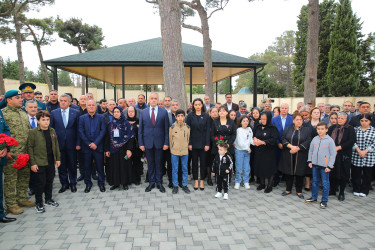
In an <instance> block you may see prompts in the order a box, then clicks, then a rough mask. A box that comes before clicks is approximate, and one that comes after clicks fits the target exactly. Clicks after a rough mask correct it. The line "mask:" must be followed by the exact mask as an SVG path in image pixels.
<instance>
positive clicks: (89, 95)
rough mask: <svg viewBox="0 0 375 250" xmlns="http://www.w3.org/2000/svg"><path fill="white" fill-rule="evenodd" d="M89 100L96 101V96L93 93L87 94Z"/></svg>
mask: <svg viewBox="0 0 375 250" xmlns="http://www.w3.org/2000/svg"><path fill="white" fill-rule="evenodd" d="M86 97H87V100H94V95H93V94H92V93H91V92H87V93H86Z"/></svg>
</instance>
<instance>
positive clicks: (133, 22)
mask: <svg viewBox="0 0 375 250" xmlns="http://www.w3.org/2000/svg"><path fill="white" fill-rule="evenodd" d="M202 1H204V0H202ZM103 3H105V4H103ZM307 3H308V0H255V1H252V2H249V1H248V0H231V1H229V3H228V5H227V6H226V8H225V9H224V10H223V11H218V12H216V13H215V14H214V15H213V16H212V17H211V18H210V19H209V25H210V36H211V40H212V46H213V49H214V50H218V51H222V52H226V53H229V54H234V55H238V56H242V57H249V56H251V55H252V54H255V53H262V52H264V50H265V49H266V48H267V47H268V46H270V45H271V44H272V43H273V42H274V41H275V38H276V37H278V36H280V35H281V34H282V33H283V32H284V31H286V30H297V24H296V22H297V17H298V15H299V12H300V10H301V7H302V6H303V5H305V4H307ZM352 8H353V10H354V12H355V13H357V16H358V17H360V18H361V20H362V21H363V26H362V31H363V33H364V34H367V33H369V32H374V31H375V30H374V24H375V15H374V14H373V10H374V9H375V1H374V0H352ZM49 16H54V17H57V16H59V17H60V18H61V19H63V20H66V19H69V18H72V17H75V18H81V19H82V21H83V22H84V23H87V24H89V25H94V24H95V25H97V26H99V27H101V28H102V30H103V34H104V36H105V39H104V41H103V44H104V45H106V46H107V47H112V46H116V45H121V44H127V43H132V42H137V41H142V40H147V39H152V38H156V37H161V34H160V17H159V13H158V12H157V10H156V9H155V8H154V7H153V5H152V4H149V3H146V2H145V1H144V0H106V1H102V0H55V4H54V5H52V6H45V7H43V8H41V9H40V10H39V12H35V11H34V12H30V13H28V17H30V18H31V17H34V18H43V17H49ZM187 23H189V24H194V25H199V23H200V21H199V17H198V16H197V17H194V18H190V19H188V20H187ZM55 38H56V41H55V42H54V43H52V45H50V46H44V47H42V52H43V56H44V59H45V60H47V59H53V58H58V57H62V56H67V55H72V54H77V53H78V49H77V48H76V47H73V46H71V45H69V44H67V43H64V42H63V41H62V39H60V38H59V37H58V36H57V35H55ZM182 42H183V43H188V44H193V45H197V46H202V36H201V34H200V33H198V32H196V31H193V30H188V29H182ZM22 48H23V56H24V61H25V66H26V67H27V68H28V69H30V70H33V71H37V69H38V67H39V58H38V54H37V51H36V48H35V47H34V46H33V45H32V44H31V43H30V42H25V43H22ZM0 54H1V56H2V57H3V58H5V59H6V58H10V59H11V60H16V59H17V51H16V44H15V43H8V44H0Z"/></svg>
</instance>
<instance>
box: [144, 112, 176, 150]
mask: <svg viewBox="0 0 375 250" xmlns="http://www.w3.org/2000/svg"><path fill="white" fill-rule="evenodd" d="M138 143H139V146H145V148H147V149H151V148H157V149H161V148H163V145H169V118H168V112H167V110H165V109H164V108H160V107H159V108H158V114H157V116H156V120H155V126H154V125H152V122H151V117H150V107H149V108H146V109H144V110H142V112H141V115H140V117H139V128H138Z"/></svg>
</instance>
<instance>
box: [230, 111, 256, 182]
mask: <svg viewBox="0 0 375 250" xmlns="http://www.w3.org/2000/svg"><path fill="white" fill-rule="evenodd" d="M249 122H250V120H249V117H247V116H246V115H243V116H241V117H240V119H239V125H238V126H239V128H238V129H237V136H236V140H235V141H234V147H235V153H236V179H235V184H234V189H240V184H241V181H242V180H243V183H244V185H245V189H250V184H249V176H250V153H251V149H250V144H252V143H253V131H252V130H251V128H250V127H248V126H249ZM242 171H243V177H241V174H242Z"/></svg>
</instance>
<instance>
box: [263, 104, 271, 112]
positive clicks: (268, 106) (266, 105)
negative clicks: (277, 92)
mask: <svg viewBox="0 0 375 250" xmlns="http://www.w3.org/2000/svg"><path fill="white" fill-rule="evenodd" d="M263 111H270V112H272V103H270V102H266V103H265V104H264V109H263Z"/></svg>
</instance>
